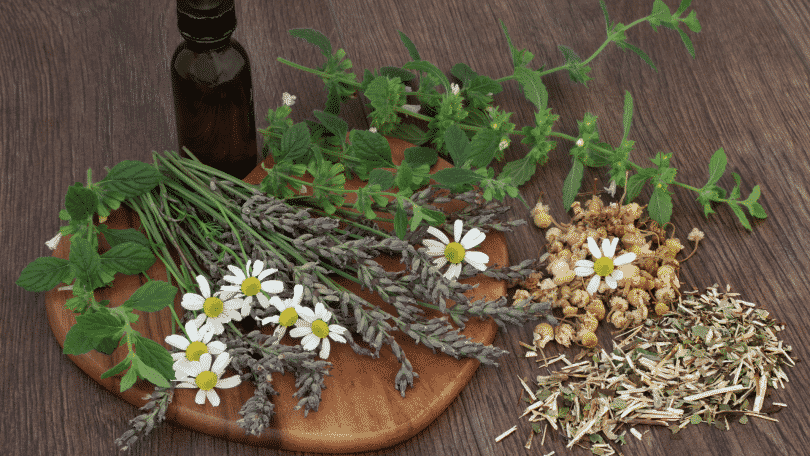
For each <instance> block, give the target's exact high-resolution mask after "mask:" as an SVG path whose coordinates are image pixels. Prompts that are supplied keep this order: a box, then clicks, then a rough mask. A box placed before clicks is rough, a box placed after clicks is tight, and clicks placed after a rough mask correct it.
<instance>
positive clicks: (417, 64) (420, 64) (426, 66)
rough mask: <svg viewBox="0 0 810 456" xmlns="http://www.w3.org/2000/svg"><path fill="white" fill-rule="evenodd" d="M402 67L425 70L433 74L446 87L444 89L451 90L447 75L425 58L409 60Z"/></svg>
mask: <svg viewBox="0 0 810 456" xmlns="http://www.w3.org/2000/svg"><path fill="white" fill-rule="evenodd" d="M402 68H405V69H406V70H416V71H422V72H425V73H427V74H429V75H431V76H433V77H434V78H435V79H436V80H437V81H439V83H440V84H441V85H442V86H443V87H444V89H445V90H446V91H447V92H449V91H450V80H448V79H447V76H445V75H444V73H442V71H441V70H440V69H438V68H437V67H436V65H434V64H432V63H430V62H428V61H425V60H416V61H412V62H408V63H406V64H405V65H402Z"/></svg>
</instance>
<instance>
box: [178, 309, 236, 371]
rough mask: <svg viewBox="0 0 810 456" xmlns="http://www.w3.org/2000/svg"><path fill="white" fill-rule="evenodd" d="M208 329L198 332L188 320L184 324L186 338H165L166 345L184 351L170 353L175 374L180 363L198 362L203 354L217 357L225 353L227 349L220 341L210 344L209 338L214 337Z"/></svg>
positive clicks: (193, 323)
mask: <svg viewBox="0 0 810 456" xmlns="http://www.w3.org/2000/svg"><path fill="white" fill-rule="evenodd" d="M208 329H209V327H205V328H203V329H202V330H200V328H199V327H197V323H196V322H195V321H194V320H189V321H187V322H186V333H188V338H186V337H185V336H183V335H180V334H172V335H171V336H166V343H167V344H169V345H171V346H173V347H175V348H178V349H180V350H184V351H183V352H180V353H172V358H173V359H174V365H173V366H172V367H173V368H174V370H175V372H176V371H179V370H180V368H179V365H180V363H185V362H189V361H199V360H200V356H202V355H203V354H204V353H211V354H212V355H218V354H220V353H222V352H224V351H225V349H226V348H227V347H226V346H225V344H224V343H222V342H220V341H215V342H211V338H212V337H214V333H212V332H211V331H209V330H208Z"/></svg>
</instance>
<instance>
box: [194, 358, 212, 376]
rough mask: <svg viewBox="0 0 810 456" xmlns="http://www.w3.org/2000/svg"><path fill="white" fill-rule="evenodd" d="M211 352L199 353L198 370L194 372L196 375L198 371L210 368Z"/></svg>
mask: <svg viewBox="0 0 810 456" xmlns="http://www.w3.org/2000/svg"><path fill="white" fill-rule="evenodd" d="M211 358H212V357H211V354H210V353H203V354H202V355H200V370H199V371H198V372H197V374H194V376H195V377H196V376H197V375H198V374H199V373H200V372H203V371H207V370H211Z"/></svg>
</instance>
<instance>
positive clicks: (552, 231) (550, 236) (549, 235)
mask: <svg viewBox="0 0 810 456" xmlns="http://www.w3.org/2000/svg"><path fill="white" fill-rule="evenodd" d="M561 235H562V230H561V229H559V228H557V227H556V226H555V227H552V228H549V229H548V231H546V241H548V242H554V241H555V240H556V239H557V238H558V237H560V236H561Z"/></svg>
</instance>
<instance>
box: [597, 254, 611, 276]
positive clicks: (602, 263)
mask: <svg viewBox="0 0 810 456" xmlns="http://www.w3.org/2000/svg"><path fill="white" fill-rule="evenodd" d="M593 271H594V272H595V273H597V274H599V275H600V276H602V277H607V276H609V275H610V273H611V272H613V260H612V259H610V258H608V257H605V256H603V257H602V258H599V259H598V260H596V262H594V265H593Z"/></svg>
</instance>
